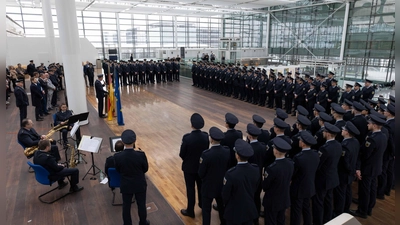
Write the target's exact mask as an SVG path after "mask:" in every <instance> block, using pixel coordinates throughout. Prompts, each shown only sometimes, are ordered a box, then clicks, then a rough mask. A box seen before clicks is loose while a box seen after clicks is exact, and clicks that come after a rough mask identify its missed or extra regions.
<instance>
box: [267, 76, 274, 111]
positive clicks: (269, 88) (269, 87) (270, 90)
mask: <svg viewBox="0 0 400 225" xmlns="http://www.w3.org/2000/svg"><path fill="white" fill-rule="evenodd" d="M274 86H275V74H274V73H273V72H270V74H269V81H268V84H267V90H266V92H267V96H268V103H267V108H270V109H272V108H273V107H274V97H275V93H274Z"/></svg>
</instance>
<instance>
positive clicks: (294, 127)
mask: <svg viewBox="0 0 400 225" xmlns="http://www.w3.org/2000/svg"><path fill="white" fill-rule="evenodd" d="M295 115H296V117H298V116H300V115H301V116H305V117H306V118H308V110H307V109H306V108H304V106H301V105H298V106H297V109H296V110H295ZM298 132H299V130H298V129H297V125H296V123H294V124H293V125H292V127H291V129H290V137H293V136H294V135H296V134H297V133H298Z"/></svg>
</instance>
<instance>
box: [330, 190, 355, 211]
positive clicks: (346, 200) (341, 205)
mask: <svg viewBox="0 0 400 225" xmlns="http://www.w3.org/2000/svg"><path fill="white" fill-rule="evenodd" d="M351 198H352V191H351V184H347V183H341V184H339V186H337V187H335V188H334V189H333V214H334V215H333V216H334V217H337V216H339V215H340V214H342V213H344V212H348V210H349V208H350V205H351Z"/></svg>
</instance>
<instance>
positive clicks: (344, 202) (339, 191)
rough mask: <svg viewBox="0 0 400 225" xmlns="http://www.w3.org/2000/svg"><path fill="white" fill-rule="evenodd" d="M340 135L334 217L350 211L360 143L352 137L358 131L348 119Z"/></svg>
mask: <svg viewBox="0 0 400 225" xmlns="http://www.w3.org/2000/svg"><path fill="white" fill-rule="evenodd" d="M341 129H342V136H343V138H344V140H343V141H342V156H341V157H340V160H339V164H338V175H339V182H340V183H339V186H337V187H336V188H335V189H333V199H334V215H333V216H334V217H336V216H339V215H340V214H342V213H344V212H346V213H349V212H350V205H351V200H352V189H351V184H352V182H353V181H354V178H355V174H356V163H357V158H358V152H359V149H360V144H359V143H358V140H357V139H356V138H354V135H358V134H359V133H360V131H359V130H358V129H357V127H356V126H354V124H353V123H352V122H350V121H348V122H346V124H345V125H344V126H343V127H342V128H341Z"/></svg>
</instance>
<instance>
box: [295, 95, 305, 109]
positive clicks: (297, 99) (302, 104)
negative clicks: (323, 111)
mask: <svg viewBox="0 0 400 225" xmlns="http://www.w3.org/2000/svg"><path fill="white" fill-rule="evenodd" d="M298 105H301V106H304V99H303V98H299V96H298V97H297V98H295V99H294V108H295V109H297V106H298Z"/></svg>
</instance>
